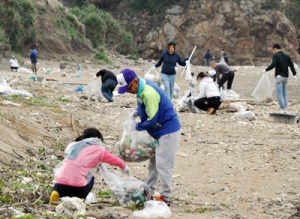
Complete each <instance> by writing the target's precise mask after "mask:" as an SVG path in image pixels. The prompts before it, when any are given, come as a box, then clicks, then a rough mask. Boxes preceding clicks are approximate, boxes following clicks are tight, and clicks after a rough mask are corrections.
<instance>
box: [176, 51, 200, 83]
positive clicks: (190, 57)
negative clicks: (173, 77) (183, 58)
mask: <svg viewBox="0 0 300 219" xmlns="http://www.w3.org/2000/svg"><path fill="white" fill-rule="evenodd" d="M196 48H197V46H195V47H194V49H193V51H192V53H191V55H190V56H189V59H188V60H189V61H191V59H192V57H193V55H194V52H195V50H196ZM185 69H186V66H184V69H183V71H182V73H181V75H180V77H182V75H183V73H184V71H185Z"/></svg>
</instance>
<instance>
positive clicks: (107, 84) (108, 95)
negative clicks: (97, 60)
mask: <svg viewBox="0 0 300 219" xmlns="http://www.w3.org/2000/svg"><path fill="white" fill-rule="evenodd" d="M111 85H112V83H111V81H110V80H106V81H105V82H104V83H103V84H102V85H101V92H102V94H103V96H104V97H105V98H106V99H107V100H108V102H113V99H112V93H111V91H110V88H111Z"/></svg>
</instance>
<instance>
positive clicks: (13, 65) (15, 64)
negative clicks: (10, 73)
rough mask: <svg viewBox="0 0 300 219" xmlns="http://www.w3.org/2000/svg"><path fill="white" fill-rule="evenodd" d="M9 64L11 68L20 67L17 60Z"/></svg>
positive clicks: (11, 60)
mask: <svg viewBox="0 0 300 219" xmlns="http://www.w3.org/2000/svg"><path fill="white" fill-rule="evenodd" d="M9 64H10V66H11V67H19V64H18V60H17V59H10V60H9Z"/></svg>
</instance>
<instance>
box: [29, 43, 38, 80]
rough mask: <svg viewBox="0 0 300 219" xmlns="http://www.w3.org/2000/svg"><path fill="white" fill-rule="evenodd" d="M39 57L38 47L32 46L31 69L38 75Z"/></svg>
mask: <svg viewBox="0 0 300 219" xmlns="http://www.w3.org/2000/svg"><path fill="white" fill-rule="evenodd" d="M37 55H38V51H37V50H36V46H35V45H34V46H32V47H31V50H30V62H31V69H32V72H33V73H34V74H36V72H37V69H36V63H37Z"/></svg>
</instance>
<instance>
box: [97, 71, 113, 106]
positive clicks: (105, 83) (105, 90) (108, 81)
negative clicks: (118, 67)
mask: <svg viewBox="0 0 300 219" xmlns="http://www.w3.org/2000/svg"><path fill="white" fill-rule="evenodd" d="M99 76H101V82H102V85H101V92H102V94H103V96H104V97H105V98H106V99H107V100H108V102H113V91H114V90H115V87H116V86H117V84H118V82H117V77H116V76H115V74H114V73H113V72H111V71H108V70H106V69H101V70H100V71H98V72H97V74H96V75H95V76H94V77H93V78H94V79H96V78H97V77H99Z"/></svg>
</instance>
